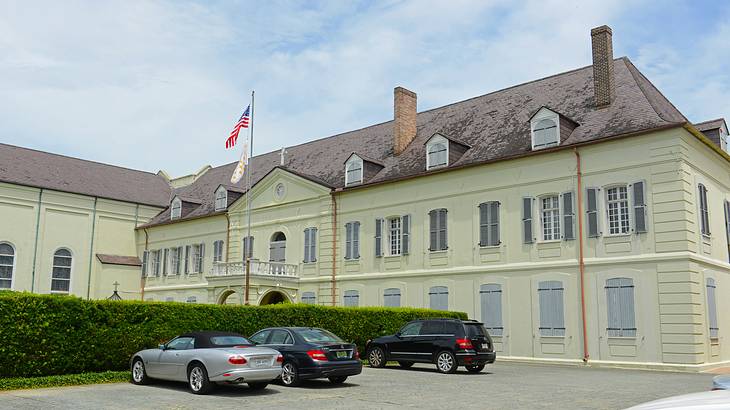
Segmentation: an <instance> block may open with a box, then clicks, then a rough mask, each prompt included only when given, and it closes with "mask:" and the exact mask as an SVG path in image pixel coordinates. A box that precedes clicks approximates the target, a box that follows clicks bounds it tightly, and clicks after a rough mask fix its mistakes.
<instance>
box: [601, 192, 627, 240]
mask: <svg viewBox="0 0 730 410" xmlns="http://www.w3.org/2000/svg"><path fill="white" fill-rule="evenodd" d="M631 187H632V185H631V184H623V183H621V184H611V185H607V186H604V187H603V188H601V189H602V190H603V195H602V200H603V203H602V206H603V226H604V227H605V232H604V233H603V236H626V235H631V233H632V232H633V231H634V216H633V215H632V213H633V211H634V204H633V195H632V192H631ZM620 188H623V189H625V190H626V199H625V201H626V215H627V220H626V222H627V224H628V225H627V231H626V232H618V233H611V223H610V218H609V216H608V212H609V204H610V203H620V202H622V201H623V200H622V199H616V200H609V199H608V195H609V191H610V190H612V189H620ZM620 218H621V214H620V212H619V227H620V223H621V219H620Z"/></svg>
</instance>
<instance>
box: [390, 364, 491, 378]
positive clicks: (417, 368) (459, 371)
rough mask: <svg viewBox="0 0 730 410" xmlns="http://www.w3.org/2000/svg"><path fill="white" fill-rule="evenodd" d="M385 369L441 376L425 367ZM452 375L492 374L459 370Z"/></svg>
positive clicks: (434, 369)
mask: <svg viewBox="0 0 730 410" xmlns="http://www.w3.org/2000/svg"><path fill="white" fill-rule="evenodd" d="M385 368H386V369H387V370H397V371H401V372H418V373H438V374H441V373H440V372H439V371H438V370H436V367H430V366H429V367H425V366H424V367H417V366H413V367H409V368H405V367H400V366H398V365H395V366H386V367H385ZM453 374H456V375H462V376H487V375H490V374H493V373H491V372H488V371H485V370H482V371H481V372H479V373H469V372H468V371H466V370H463V369H462V368H459V369H458V370H457V371H456V373H453Z"/></svg>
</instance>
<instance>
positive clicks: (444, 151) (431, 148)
mask: <svg viewBox="0 0 730 410" xmlns="http://www.w3.org/2000/svg"><path fill="white" fill-rule="evenodd" d="M448 164H449V141H448V140H447V139H446V138H444V137H442V136H440V135H434V136H433V137H432V138H431V139H430V140H429V141H428V142H427V143H426V169H432V168H438V167H444V166H447V165H448Z"/></svg>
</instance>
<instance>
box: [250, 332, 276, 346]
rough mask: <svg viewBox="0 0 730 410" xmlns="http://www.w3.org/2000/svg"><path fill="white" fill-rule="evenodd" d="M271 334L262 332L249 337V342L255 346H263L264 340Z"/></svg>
mask: <svg viewBox="0 0 730 410" xmlns="http://www.w3.org/2000/svg"><path fill="white" fill-rule="evenodd" d="M270 334H271V330H262V331H260V332H258V333H256V334H255V335H253V336H251V338H250V339H251V341H252V342H254V343H256V344H259V345H260V344H264V343H266V339H268V338H269V335H270Z"/></svg>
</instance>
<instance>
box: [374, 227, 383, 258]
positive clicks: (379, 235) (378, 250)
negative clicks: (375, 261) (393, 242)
mask: <svg viewBox="0 0 730 410" xmlns="http://www.w3.org/2000/svg"><path fill="white" fill-rule="evenodd" d="M375 256H376V257H381V256H383V220H382V219H380V218H378V219H376V220H375Z"/></svg>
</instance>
